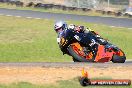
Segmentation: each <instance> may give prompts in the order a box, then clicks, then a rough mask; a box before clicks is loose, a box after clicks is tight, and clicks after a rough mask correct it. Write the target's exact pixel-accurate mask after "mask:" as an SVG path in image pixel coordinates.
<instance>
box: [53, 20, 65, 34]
mask: <svg viewBox="0 0 132 88" xmlns="http://www.w3.org/2000/svg"><path fill="white" fill-rule="evenodd" d="M65 29H67V23H66V22H63V21H57V22H56V23H55V25H54V30H55V31H56V32H57V33H58V32H60V31H63V30H65Z"/></svg>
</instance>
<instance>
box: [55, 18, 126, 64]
mask: <svg viewBox="0 0 132 88" xmlns="http://www.w3.org/2000/svg"><path fill="white" fill-rule="evenodd" d="M54 30H55V31H56V33H57V34H58V37H57V42H58V44H59V47H60V50H61V51H62V52H63V54H68V55H70V56H72V57H73V61H74V62H107V61H112V62H114V63H124V62H125V60H126V57H125V54H124V52H123V51H122V50H121V49H119V48H118V47H117V46H115V45H113V44H111V43H110V42H109V41H107V40H105V39H103V38H102V37H100V36H99V35H98V34H97V33H96V32H95V31H93V30H91V29H90V28H85V27H84V26H76V25H74V24H70V25H69V26H68V25H67V23H66V22H63V21H57V22H56V23H55V25H54Z"/></svg>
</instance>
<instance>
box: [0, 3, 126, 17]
mask: <svg viewBox="0 0 132 88" xmlns="http://www.w3.org/2000/svg"><path fill="white" fill-rule="evenodd" d="M0 8H8V9H18V10H32V11H40V12H52V13H64V14H77V15H88V16H103V17H115V16H114V15H107V14H104V15H103V14H102V13H99V12H96V11H94V10H93V11H88V12H84V11H81V10H79V11H71V10H65V11H64V10H61V9H55V8H53V9H44V8H34V7H16V6H15V5H7V4H6V3H0ZM120 17H121V18H124V17H123V16H120ZM120 17H119V18H120Z"/></svg>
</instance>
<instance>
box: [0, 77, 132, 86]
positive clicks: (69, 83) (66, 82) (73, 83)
mask: <svg viewBox="0 0 132 88" xmlns="http://www.w3.org/2000/svg"><path fill="white" fill-rule="evenodd" d="M0 88H84V87H82V86H81V85H80V84H79V81H78V79H77V78H75V79H73V80H64V81H59V82H58V85H53V84H50V85H49V84H48V85H34V84H31V83H27V82H20V83H14V84H10V85H0ZM85 88H132V86H87V87H85Z"/></svg>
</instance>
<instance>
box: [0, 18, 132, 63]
mask: <svg viewBox="0 0 132 88" xmlns="http://www.w3.org/2000/svg"><path fill="white" fill-rule="evenodd" d="M67 22H68V23H69V24H70V23H74V24H76V25H84V26H86V27H90V28H91V29H94V30H95V31H97V32H98V33H99V34H100V35H101V36H102V37H104V38H106V39H109V40H110V42H112V43H113V44H115V45H118V46H119V47H120V48H121V49H122V50H123V51H124V52H125V53H126V56H127V58H132V54H131V53H132V51H131V49H132V46H131V45H132V30H131V29H127V28H116V27H114V28H112V27H108V26H105V25H98V24H91V23H85V22H79V21H67ZM53 25H54V20H48V19H40V20H37V19H26V18H16V17H6V16H0V62H69V61H72V59H71V57H69V56H68V55H62V52H61V51H60V49H59V47H58V44H57V42H56V37H57V34H56V33H55V32H54V30H53Z"/></svg>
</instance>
